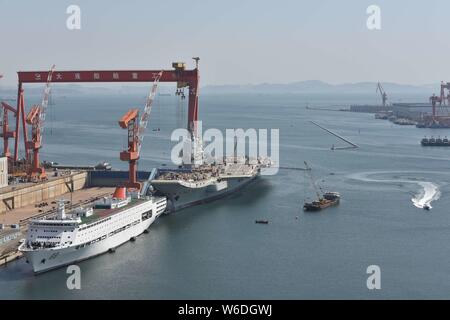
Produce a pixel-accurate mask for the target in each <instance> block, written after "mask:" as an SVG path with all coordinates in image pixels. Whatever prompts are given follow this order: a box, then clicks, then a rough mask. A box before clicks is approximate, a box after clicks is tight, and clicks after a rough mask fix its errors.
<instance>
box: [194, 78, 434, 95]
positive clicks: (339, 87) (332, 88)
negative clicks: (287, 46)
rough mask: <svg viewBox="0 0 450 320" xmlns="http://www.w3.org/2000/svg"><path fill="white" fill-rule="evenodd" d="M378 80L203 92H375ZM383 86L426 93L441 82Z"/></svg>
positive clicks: (221, 88) (395, 90)
mask: <svg viewBox="0 0 450 320" xmlns="http://www.w3.org/2000/svg"><path fill="white" fill-rule="evenodd" d="M376 85H377V83H376V82H356V83H343V84H336V85H333V84H329V83H326V82H323V81H320V80H307V81H299V82H292V83H286V84H277V83H273V84H271V83H261V84H247V85H217V86H205V87H203V88H202V93H207V94H219V93H335V94H338V93H342V94H345V93H374V92H375V90H376ZM383 88H384V89H385V90H386V92H387V93H388V94H391V93H426V94H430V95H431V94H432V93H433V92H437V91H438V89H439V84H438V83H437V84H433V85H421V86H415V85H405V84H397V83H391V82H383Z"/></svg>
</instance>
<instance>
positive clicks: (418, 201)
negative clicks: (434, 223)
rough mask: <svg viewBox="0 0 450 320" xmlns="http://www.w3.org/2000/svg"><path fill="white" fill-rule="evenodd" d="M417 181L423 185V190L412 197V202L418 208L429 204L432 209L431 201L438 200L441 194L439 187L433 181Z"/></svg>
mask: <svg viewBox="0 0 450 320" xmlns="http://www.w3.org/2000/svg"><path fill="white" fill-rule="evenodd" d="M417 183H418V184H419V185H421V186H422V187H423V190H422V191H421V192H420V193H419V194H418V195H417V196H416V197H414V198H412V199H411V201H412V203H413V204H414V205H415V206H416V207H417V208H421V209H423V207H424V206H425V205H427V206H428V207H430V209H431V208H432V206H431V201H435V200H438V199H439V197H440V196H441V192H440V191H439V188H438V187H437V186H436V185H435V184H434V183H431V182H426V181H417Z"/></svg>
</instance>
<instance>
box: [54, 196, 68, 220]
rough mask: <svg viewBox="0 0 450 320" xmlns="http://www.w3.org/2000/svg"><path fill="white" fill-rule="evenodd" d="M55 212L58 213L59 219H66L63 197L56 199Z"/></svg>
mask: <svg viewBox="0 0 450 320" xmlns="http://www.w3.org/2000/svg"><path fill="white" fill-rule="evenodd" d="M56 213H57V215H58V219H59V220H64V219H66V207H65V201H64V199H59V200H58V207H57V209H56Z"/></svg>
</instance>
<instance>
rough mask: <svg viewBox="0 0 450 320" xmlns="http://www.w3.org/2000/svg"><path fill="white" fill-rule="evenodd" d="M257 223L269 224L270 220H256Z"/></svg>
mask: <svg viewBox="0 0 450 320" xmlns="http://www.w3.org/2000/svg"><path fill="white" fill-rule="evenodd" d="M255 223H260V224H269V220H255Z"/></svg>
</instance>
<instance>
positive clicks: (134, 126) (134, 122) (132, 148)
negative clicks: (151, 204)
mask: <svg viewBox="0 0 450 320" xmlns="http://www.w3.org/2000/svg"><path fill="white" fill-rule="evenodd" d="M162 74H163V72H162V71H160V72H159V73H158V74H157V75H156V77H155V80H154V82H153V86H152V88H151V91H150V93H149V95H148V97H147V101H146V104H145V107H144V111H143V113H142V116H141V118H140V119H139V122H138V118H139V110H138V109H131V110H129V111H128V112H127V113H125V114H124V115H123V117H122V118H121V119H120V120H119V126H120V127H121V128H122V129H128V149H127V150H126V151H122V152H121V153H120V160H122V161H128V163H129V173H128V175H129V177H128V181H127V182H126V183H125V186H126V187H127V188H128V189H137V190H140V189H141V184H140V183H139V182H138V181H137V161H138V160H139V157H140V152H141V147H142V142H143V140H144V131H145V129H146V128H147V124H148V120H149V118H150V112H151V110H152V104H153V100H154V98H155V94H156V89H157V87H158V83H159V80H160V79H161V76H162Z"/></svg>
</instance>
